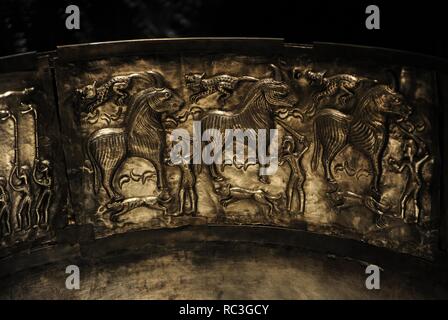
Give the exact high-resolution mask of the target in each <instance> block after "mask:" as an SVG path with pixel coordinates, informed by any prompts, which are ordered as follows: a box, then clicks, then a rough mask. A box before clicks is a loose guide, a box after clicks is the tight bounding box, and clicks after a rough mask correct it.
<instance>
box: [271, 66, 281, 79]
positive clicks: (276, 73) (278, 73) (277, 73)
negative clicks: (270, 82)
mask: <svg viewBox="0 0 448 320" xmlns="http://www.w3.org/2000/svg"><path fill="white" fill-rule="evenodd" d="M270 67H271V68H272V70H274V80H276V81H282V73H281V71H280V69H279V68H278V67H277V66H276V65H275V64H271V65H270Z"/></svg>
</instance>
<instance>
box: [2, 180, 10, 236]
mask: <svg viewBox="0 0 448 320" xmlns="http://www.w3.org/2000/svg"><path fill="white" fill-rule="evenodd" d="M7 185H8V180H7V179H6V178H5V177H4V176H0V234H1V235H2V237H3V236H8V235H9V234H11V222H10V220H11V208H10V197H9V194H8V190H7ZM3 230H5V232H3Z"/></svg>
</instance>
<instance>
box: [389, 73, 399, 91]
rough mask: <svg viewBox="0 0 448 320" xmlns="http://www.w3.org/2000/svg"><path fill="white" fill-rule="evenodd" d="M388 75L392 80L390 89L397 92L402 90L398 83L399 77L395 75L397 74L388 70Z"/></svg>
mask: <svg viewBox="0 0 448 320" xmlns="http://www.w3.org/2000/svg"><path fill="white" fill-rule="evenodd" d="M386 73H387V75H388V76H389V79H390V83H389V85H388V86H389V88H390V89H391V90H393V91H395V92H399V90H400V87H399V81H398V78H397V75H396V74H395V72H394V71H393V70H391V69H387V70H386Z"/></svg>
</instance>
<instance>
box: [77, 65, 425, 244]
mask: <svg viewBox="0 0 448 320" xmlns="http://www.w3.org/2000/svg"><path fill="white" fill-rule="evenodd" d="M136 70H138V69H136ZM182 70H183V71H185V74H177V75H176V76H177V77H178V79H174V78H173V76H172V73H171V75H170V76H169V77H168V76H166V75H163V74H164V70H163V68H160V69H159V70H157V71H156V70H150V71H142V72H139V71H134V72H132V70H131V72H129V74H128V75H126V74H125V73H121V74H120V75H119V76H115V75H111V76H109V79H107V78H104V77H101V81H100V78H98V80H97V81H96V82H94V84H93V85H87V86H85V87H82V86H81V87H80V89H75V95H76V96H77V97H78V98H80V97H81V98H80V100H78V101H79V103H78V104H76V105H75V108H78V109H77V111H79V112H81V114H80V118H79V119H80V120H81V128H82V132H83V133H84V134H83V137H84V140H83V143H84V146H85V148H86V150H87V151H88V157H87V158H86V159H85V162H84V164H83V168H84V169H82V170H83V172H85V174H86V176H90V178H92V179H93V180H94V181H95V184H91V183H90V182H88V183H89V185H88V186H87V188H92V190H93V191H95V192H97V193H96V195H94V196H93V197H92V196H91V195H89V197H91V199H93V200H94V201H95V203H96V204H95V205H96V207H95V210H96V213H97V214H96V216H95V217H92V218H93V221H95V219H97V221H98V222H99V225H100V226H106V227H108V228H109V230H112V231H113V230H115V228H116V227H122V228H123V227H124V228H126V226H130V225H132V224H136V225H140V224H141V225H142V226H144V225H149V226H150V227H152V226H155V227H161V226H162V227H163V226H168V227H169V226H178V225H184V224H189V223H196V222H194V221H203V222H205V223H206V222H207V221H213V222H224V223H248V224H253V223H255V224H259V223H262V224H269V225H280V226H286V227H288V226H291V225H294V224H299V223H310V225H312V228H320V227H321V226H320V224H322V227H327V226H331V227H334V224H338V223H341V224H342V225H344V227H347V228H353V229H355V230H359V232H360V233H361V234H362V233H364V234H369V232H370V233H372V232H376V231H375V230H378V232H383V231H381V230H384V233H378V235H375V237H386V236H384V235H385V234H387V232H389V230H393V228H398V227H400V228H404V226H405V225H412V224H414V223H416V222H420V223H422V221H423V220H424V219H422V218H421V216H422V213H423V215H424V214H425V212H426V213H428V212H429V211H430V208H431V207H430V204H428V201H427V200H425V197H426V199H427V195H428V179H430V176H431V174H432V173H431V168H429V167H428V164H430V163H432V160H431V159H432V155H431V153H430V149H429V148H428V147H427V144H428V141H427V138H428V132H429V131H428V130H429V129H430V128H428V125H427V123H428V120H427V119H426V120H425V117H426V116H425V115H423V114H422V113H421V109H418V110H417V109H415V108H414V106H413V105H412V103H411V102H410V101H408V99H407V97H406V98H405V97H404V95H403V94H402V93H401V92H402V91H401V90H400V88H397V87H396V86H394V85H393V84H392V85H391V84H390V81H389V80H388V79H389V75H388V74H387V73H386V71H385V72H384V74H381V73H378V74H376V76H375V77H371V76H366V75H358V74H355V73H346V72H342V73H337V72H331V71H329V72H326V73H325V72H319V71H315V70H320V69H319V68H314V67H310V66H309V65H303V66H299V67H294V66H291V67H288V65H287V63H286V62H285V63H283V64H282V66H281V68H279V67H277V66H275V65H269V64H267V65H265V66H264V69H262V70H261V71H258V72H256V73H254V74H250V73H248V72H244V75H241V76H238V75H237V73H236V72H230V71H229V72H225V71H222V72H217V73H216V75H213V74H211V73H208V74H209V75H208V76H206V73H205V72H192V73H190V72H188V69H187V70H185V69H182ZM195 70H198V69H197V68H195ZM223 70H224V69H223ZM199 71H200V69H199ZM233 71H234V70H233ZM230 74H231V75H232V76H230ZM168 78H169V80H168ZM173 79H174V80H175V81H174V82H176V84H177V85H178V86H179V83H180V85H183V88H184V91H182V90H181V89H180V88H176V89H173V88H172V87H171V85H170V83H171V82H172V81H173ZM379 79H382V80H379ZM403 81H404V80H403ZM403 81H401V82H403ZM100 82H101V83H103V84H102V85H97V83H100ZM404 82H406V81H404ZM408 82H409V81H408ZM117 83H119V85H116V86H115V89H114V85H115V84H117ZM405 88H406V86H404V85H403V90H405ZM215 97H217V98H215ZM229 101H232V103H228V102H229ZM235 102H237V103H235ZM412 102H415V101H412ZM114 110H115V111H114ZM193 121H197V122H200V124H201V134H202V133H204V131H205V130H206V129H217V130H218V131H219V132H221V133H223V132H224V131H225V129H236V128H238V129H242V130H244V129H249V128H250V129H255V130H256V129H259V128H263V129H278V130H279V133H280V135H279V137H278V142H277V143H278V152H279V153H278V161H279V171H278V173H277V174H276V175H274V176H266V175H263V174H260V168H262V167H263V165H261V164H259V163H257V162H252V161H251V159H248V158H246V159H245V161H243V162H240V161H237V159H236V158H235V157H234V159H231V160H230V161H225V162H224V163H222V164H221V165H217V164H204V163H202V164H201V165H195V164H193V163H192V159H191V158H189V159H184V162H182V163H181V164H174V163H172V162H171V161H170V160H168V155H169V153H170V150H171V149H172V147H173V145H172V141H171V145H170V140H169V135H170V132H171V131H172V130H173V129H176V128H179V127H182V128H185V129H187V130H188V131H190V132H191V129H192V123H193ZM268 141H269V140H268ZM247 147H248V145H247V144H245V152H247V151H248V150H247ZM397 150H399V152H398V151H397ZM226 160H229V159H226ZM93 180H92V181H93ZM86 181H90V180H86ZM93 186H94V188H93ZM90 203H93V202H89V204H90ZM347 214H348V215H349V216H347V218H345V217H344V216H345V215H347ZM145 217H146V218H145ZM419 217H420V218H419ZM195 219H196V220H195ZM138 221H146V222H138ZM341 221H342V222H341ZM426 221H427V219H426ZM355 224H358V225H359V226H358V225H355ZM357 228H359V229H357ZM367 237H370V235H369V236H367Z"/></svg>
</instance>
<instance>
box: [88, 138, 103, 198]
mask: <svg viewBox="0 0 448 320" xmlns="http://www.w3.org/2000/svg"><path fill="white" fill-rule="evenodd" d="M91 142H92V140H90V139H89V141H88V142H87V156H88V158H89V161H90V163H91V165H92V168H93V190H94V192H95V194H98V193H99V192H100V184H101V182H100V180H101V170H100V168H99V166H98V162H97V161H96V159H95V157H94V156H93V155H92V151H91V150H90V144H91Z"/></svg>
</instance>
